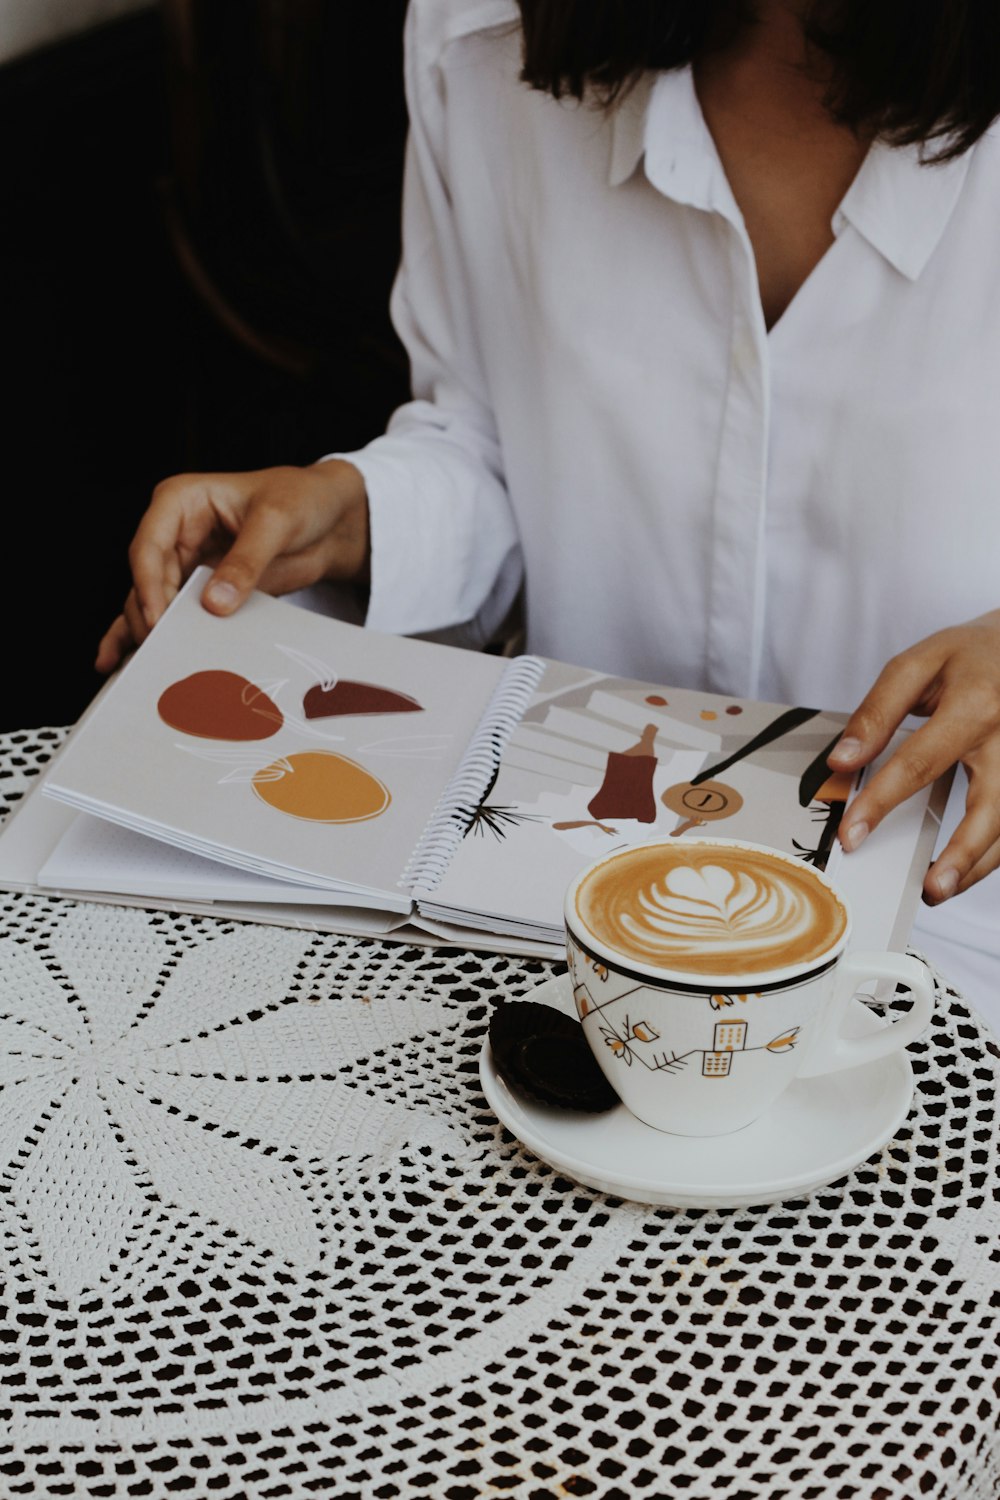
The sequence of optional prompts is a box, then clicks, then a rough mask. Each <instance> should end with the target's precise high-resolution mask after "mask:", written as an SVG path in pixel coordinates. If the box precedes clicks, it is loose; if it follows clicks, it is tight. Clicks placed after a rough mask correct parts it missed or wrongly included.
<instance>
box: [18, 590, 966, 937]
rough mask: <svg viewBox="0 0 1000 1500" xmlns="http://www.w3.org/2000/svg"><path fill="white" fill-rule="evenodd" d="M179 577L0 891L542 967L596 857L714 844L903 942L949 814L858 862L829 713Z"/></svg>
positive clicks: (870, 846)
mask: <svg viewBox="0 0 1000 1500" xmlns="http://www.w3.org/2000/svg"><path fill="white" fill-rule="evenodd" d="M207 576H208V575H207V574H206V572H205V570H203V569H200V570H198V571H197V572H196V573H195V574H194V575H193V576H192V578H191V579H190V580H189V582H188V583H187V585H186V587H185V588H184V590H183V591H182V592H181V594H180V595H179V596H178V598H177V599H176V601H175V602H174V603H173V604H172V605H171V607H170V609H169V610H168V611H167V613H166V615H165V616H164V618H163V620H162V621H161V623H160V624H159V625H158V626H157V628H156V630H155V631H153V633H152V635H151V636H150V637H149V639H148V640H147V641H146V642H145V644H144V645H143V646H142V647H141V648H140V649H139V650H138V651H137V652H136V653H135V654H134V655H133V656H132V657H131V658H130V660H129V661H128V662H127V663H126V665H125V666H124V667H123V668H122V670H121V671H120V672H119V673H118V675H117V676H116V677H115V679H114V680H113V681H112V682H111V683H110V684H109V685H108V687H107V688H106V689H105V690H104V691H103V692H102V693H101V694H100V695H99V697H98V698H97V700H96V701H95V703H94V704H93V705H92V707H91V708H90V709H89V710H88V712H87V714H86V715H85V716H84V718H83V719H82V720H81V721H80V723H79V724H78V725H77V726H76V728H75V729H74V731H73V732H72V734H71V735H70V737H69V739H68V740H67V742H66V744H65V746H64V748H63V749H62V750H61V752H60V753H59V755H58V757H57V758H56V759H55V760H54V761H53V764H52V766H51V768H50V769H49V771H48V773H47V775H46V776H45V777H44V779H43V780H42V781H41V783H40V785H39V787H38V789H37V790H36V791H34V792H33V793H32V795H31V796H30V797H29V798H28V799H27V800H26V802H25V803H24V804H23V806H22V807H21V808H20V809H19V811H18V812H17V814H16V815H15V816H14V817H13V818H12V819H11V820H10V822H9V824H8V826H7V828H6V829H5V830H4V833H3V835H2V836H0V883H2V884H3V885H5V886H6V887H8V888H15V889H24V888H37V887H42V888H44V889H46V890H50V891H53V892H57V893H59V892H65V893H67V894H72V895H74V896H85V897H93V898H95V899H100V900H107V901H125V902H132V903H139V904H142V905H144V906H166V907H176V908H180V909H183V910H192V911H210V912H213V913H216V914H219V915H230V916H236V917H242V918H247V919H252V920H255V921H269V922H281V923H287V924H290V925H295V926H308V927H313V928H318V929H320V930H328V931H334V932H337V931H342V932H349V933H361V934H371V935H395V936H398V937H400V938H406V939H408V940H414V939H417V940H423V941H437V942H445V943H451V944H462V945H465V946H469V947H480V948H482V947H487V948H496V949H497V950H502V951H508V952H509V951H513V952H523V953H527V954H536V955H541V956H556V955H558V954H560V953H561V950H562V900H563V892H564V891H565V889H566V886H567V885H568V884H569V882H570V880H571V879H572V878H573V876H574V875H575V874H576V873H577V871H578V870H579V869H581V867H582V866H583V865H584V864H585V863H587V862H588V861H590V860H591V859H593V858H595V857H596V856H598V855H600V854H604V853H607V852H610V851H611V850H613V849H616V848H619V847H621V846H623V845H625V844H629V843H635V842H639V841H642V840H644V839H648V838H652V837H663V836H664V835H666V836H670V837H677V838H684V837H685V836H686V835H697V834H705V833H711V834H719V835H725V836H731V837H735V838H745V839H751V840H754V841H757V842H761V843H765V844H768V845H771V846H772V847H774V848H777V849H781V850H785V851H789V852H793V853H795V854H796V855H798V856H799V857H801V858H802V859H804V860H808V861H810V862H811V863H813V864H814V865H816V866H817V867H818V868H821V869H826V870H827V871H828V872H829V873H830V874H831V875H832V876H833V878H835V879H836V880H837V881H838V882H839V884H840V885H841V887H842V889H843V890H844V892H845V894H846V895H847V897H848V899H849V900H850V901H851V904H852V906H853V909H854V917H855V929H856V932H855V940H856V942H857V943H858V945H859V946H864V947H899V946H901V945H905V942H906V939H907V936H908V933H909V928H910V924H911V922H912V919H913V915H914V912H915V910H916V904H917V901H918V899H919V891H920V885H921V881H922V879H923V874H924V871H925V870H926V867H927V864H928V861H929V859H930V857H931V853H932V850H933V845H934V841H935V837H936V834H937V829H938V821H939V818H940V813H941V810H942V809H943V806H944V800H945V796H946V793H947V786H946V784H945V783H943V782H942V783H939V784H938V785H937V786H935V787H934V788H931V789H929V790H928V792H926V793H925V794H923V795H921V796H920V797H918V798H914V799H911V800H910V801H909V802H908V803H907V804H905V805H904V806H903V807H901V808H899V809H897V810H896V811H895V812H894V813H893V814H892V815H891V816H890V817H889V818H888V819H887V820H886V821H885V822H884V823H883V824H882V825H881V826H880V827H879V828H878V829H877V830H876V832H875V834H873V835H872V837H871V838H870V839H869V840H868V841H867V843H866V844H865V845H863V846H862V848H861V849H860V850H859V851H858V852H857V853H856V854H854V855H851V856H850V857H844V856H843V855H842V851H841V849H840V845H839V843H838V842H837V840H836V837H835V835H836V830H837V826H838V823H839V821H840V818H841V816H842V814H843V811H844V808H845V806H846V803H847V801H848V800H849V798H850V797H851V796H852V795H854V793H855V792H856V791H857V782H858V779H855V781H854V782H852V781H851V780H850V779H849V778H846V777H843V776H831V774H830V773H829V771H828V769H827V765H826V757H827V754H828V753H829V750H830V748H831V745H832V744H833V742H834V740H835V739H836V737H837V735H838V734H839V733H840V730H841V729H842V727H843V723H844V716H843V715H841V714H834V713H827V712H824V711H821V710H816V709H811V708H798V707H792V706H789V705H782V704H766V703H758V702H754V701H751V700H745V699H737V698H729V697H719V696H715V695H712V694H710V693H703V692H694V691H691V690H681V689H675V688H670V687H664V686H662V685H657V684H652V683H641V682H632V681H628V680H625V679H622V678H616V677H609V676H607V675H606V674H604V673H601V672H596V671H587V670H584V669H582V668H579V667H573V666H568V665H566V664H565V663H560V662H553V661H545V660H542V659H541V658H539V657H534V656H520V657H514V658H505V657H498V656H492V655H488V654H482V653H478V652H471V651H463V650H460V649H457V648H454V647H449V646H444V645H439V644H434V643H430V642H426V641H421V640H413V639H408V638H403V637H397V636H387V635H381V634H378V633H376V632H374V631H369V630H365V629H361V628H359V627H357V626H354V625H348V624H345V623H343V622H341V621H337V620H331V619H329V618H325V617H323V616H320V615H317V614H315V613H312V612H309V611H307V610H304V609H300V608H297V607H296V606H295V605H293V604H290V603H287V602H285V601H282V600H277V599H272V598H269V597H267V596H265V595H261V594H258V595H254V597H253V598H252V599H251V600H250V601H249V603H248V604H247V605H246V606H245V607H244V608H243V609H241V610H239V611H238V612H237V613H236V614H235V615H233V616H231V617H229V618H228V619H219V618H216V617H214V616H212V615H209V614H208V613H207V612H206V611H205V610H203V609H202V608H201V606H200V604H199V602H198V598H199V595H200V592H201V589H202V587H203V586H204V583H205V580H206V578H207Z"/></svg>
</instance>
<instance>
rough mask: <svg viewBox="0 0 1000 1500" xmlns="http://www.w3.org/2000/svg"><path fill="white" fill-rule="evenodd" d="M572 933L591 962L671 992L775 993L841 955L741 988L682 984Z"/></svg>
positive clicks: (828, 965)
mask: <svg viewBox="0 0 1000 1500" xmlns="http://www.w3.org/2000/svg"><path fill="white" fill-rule="evenodd" d="M571 936H572V939H573V942H574V943H575V945H576V946H577V948H579V949H580V951H581V952H582V953H585V954H586V955H587V957H588V958H589V959H590V961H591V963H595V964H603V965H604V966H605V967H606V968H612V969H614V971H615V973H616V974H621V975H622V976H623V977H624V978H625V979H635V980H637V981H638V982H639V983H640V984H650V985H653V986H654V987H655V988H656V989H658V990H669V992H670V993H671V994H672V995H707V994H718V995H742V994H748V993H752V994H754V995H773V994H777V992H778V991H779V990H794V989H797V988H798V987H799V985H801V984H808V983H809V980H810V979H817V978H818V977H819V975H820V974H825V973H826V971H827V970H828V969H832V968H833V966H834V964H835V963H836V962H837V960H838V959H839V958H840V956H841V953H840V950H839V949H838V951H837V952H836V953H835V954H834V955H833V957H832V958H828V959H826V960H825V962H824V963H821V964H817V965H816V967H815V968H814V969H807V970H806V971H805V973H803V974H796V975H795V976H794V977H793V978H790V979H776V980H774V981H773V982H772V983H771V984H758V985H755V984H752V983H751V984H745V985H743V986H742V987H740V988H737V987H736V986H735V985H730V986H728V988H727V986H726V984H725V983H721V982H720V983H716V982H715V981H711V982H705V983H702V984H684V983H683V982H682V981H681V980H679V979H678V980H674V979H667V978H666V977H665V976H663V975H659V974H643V973H641V972H640V971H639V970H638V969H631V968H629V966H628V964H626V963H623V962H622V961H621V960H620V959H618V958H612V957H611V956H610V955H609V954H604V953H596V952H595V951H594V949H593V948H589V947H588V946H587V944H586V943H584V942H581V941H580V939H579V938H578V937H577V935H576V933H575V932H572V933H571ZM747 977H748V979H751V980H752V978H753V976H752V975H748V976H747ZM618 998H619V999H620V998H621V997H620V996H619V997H618ZM592 999H594V1001H595V1008H596V1009H598V1010H602V1009H603V1006H602V1005H601V1004H600V1002H598V1001H597V997H596V996H592Z"/></svg>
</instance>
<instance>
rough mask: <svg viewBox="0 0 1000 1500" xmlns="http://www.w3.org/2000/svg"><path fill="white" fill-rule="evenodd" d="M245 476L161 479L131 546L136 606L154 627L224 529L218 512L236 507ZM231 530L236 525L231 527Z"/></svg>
mask: <svg viewBox="0 0 1000 1500" xmlns="http://www.w3.org/2000/svg"><path fill="white" fill-rule="evenodd" d="M250 478H251V476H249V475H239V474H236V475H230V474H178V475H174V476H173V477H172V478H170V479H165V480H164V481H163V483H162V484H158V485H157V486H156V489H155V490H154V491H153V498H152V500H151V502H150V505H149V509H148V510H147V511H146V513H145V515H144V516H143V518H142V520H141V521H140V523H139V526H138V528H137V530H136V533H135V536H134V537H133V539H132V545H131V546H130V547H129V565H130V567H131V569H132V579H133V583H134V590H135V594H136V599H137V602H138V607H139V609H140V610H141V612H142V617H143V620H144V622H145V625H146V628H147V629H150V630H151V629H152V627H153V626H154V625H155V624H156V622H157V620H159V618H160V616H161V615H162V614H163V611H164V610H165V609H166V607H167V605H168V604H169V603H170V601H171V600H172V599H173V598H174V597H175V595H176V593H177V591H178V589H179V588H180V586H181V584H182V583H183V582H184V580H185V578H186V577H187V575H188V573H190V572H191V570H192V569H193V568H194V567H195V565H196V564H197V563H198V562H199V561H201V559H202V555H203V554H204V552H205V551H206V550H207V549H208V548H209V547H210V546H211V544H212V541H213V539H214V538H217V536H218V535H219V534H220V532H222V533H224V534H228V533H226V530H225V525H224V522H223V521H222V516H221V512H222V511H223V510H225V509H226V508H227V505H228V507H230V508H238V506H239V503H240V500H241V498H242V491H243V490H244V489H245V488H246V484H245V481H247V480H248V479H250ZM232 529H233V530H235V525H234V526H233V527H232Z"/></svg>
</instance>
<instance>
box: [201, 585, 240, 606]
mask: <svg viewBox="0 0 1000 1500" xmlns="http://www.w3.org/2000/svg"><path fill="white" fill-rule="evenodd" d="M239 597H240V596H239V594H237V592H236V590H235V589H234V588H233V586H232V584H231V583H224V582H223V581H222V579H221V578H220V579H219V580H218V581H217V582H216V583H210V584H209V585H208V588H207V589H206V590H205V600H206V602H207V603H208V604H214V605H215V608H216V609H225V610H228V609H235V608H236V606H237V604H238V603H239Z"/></svg>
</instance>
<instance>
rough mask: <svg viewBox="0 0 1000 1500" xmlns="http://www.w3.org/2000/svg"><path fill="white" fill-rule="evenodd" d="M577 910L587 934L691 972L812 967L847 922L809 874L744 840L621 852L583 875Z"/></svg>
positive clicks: (636, 958) (633, 955) (636, 956)
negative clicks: (729, 843)
mask: <svg viewBox="0 0 1000 1500" xmlns="http://www.w3.org/2000/svg"><path fill="white" fill-rule="evenodd" d="M575 906H576V914H577V917H578V919H579V921H580V923H581V924H582V927H583V931H582V932H581V936H583V937H585V936H586V933H587V932H589V933H590V934H591V935H592V937H593V938H594V940H595V941H596V942H597V943H598V944H599V945H601V946H604V947H607V948H612V949H614V950H615V952H617V953H619V954H621V955H622V957H623V958H625V959H631V960H632V961H633V962H634V963H639V964H647V965H657V966H661V967H663V968H665V969H671V970H675V971H679V972H680V973H687V974H715V975H722V974H761V973H765V972H766V971H768V970H771V969H780V968H786V967H790V966H792V965H800V964H808V963H811V962H813V961H818V960H819V959H820V958H822V956H823V955H824V954H825V953H827V952H829V950H830V949H831V948H833V947H834V946H835V944H836V943H837V942H838V941H839V940H840V938H841V937H842V936H843V935H844V932H845V931H846V928H847V912H846V910H845V908H844V906H843V903H842V902H841V901H840V900H839V899H838V897H837V895H836V894H835V892H834V891H832V890H830V888H829V887H828V886H827V885H825V884H824V883H823V882H822V881H821V880H820V879H819V878H818V877H817V876H816V875H815V874H814V873H813V871H812V870H810V869H809V868H808V867H806V866H804V865H799V864H795V863H793V862H792V861H791V860H789V859H783V858H781V857H780V856H779V855H773V854H768V853H766V852H764V851H762V850H757V849H752V848H747V847H745V846H742V845H734V846H732V847H727V846H726V845H724V844H711V843H706V844H698V843H695V842H691V843H687V844H678V845H677V846H676V847H672V846H669V845H663V844H650V845H648V846H646V847H640V848H636V849H627V850H623V851H622V853H621V854H616V855H613V856H612V857H611V859H609V860H606V861H605V862H604V863H603V864H600V865H598V866H596V867H595V869H594V870H592V871H591V872H590V873H589V875H587V876H586V877H585V878H584V879H583V880H582V881H581V883H580V885H579V886H578V888H577V891H576V898H575Z"/></svg>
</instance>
